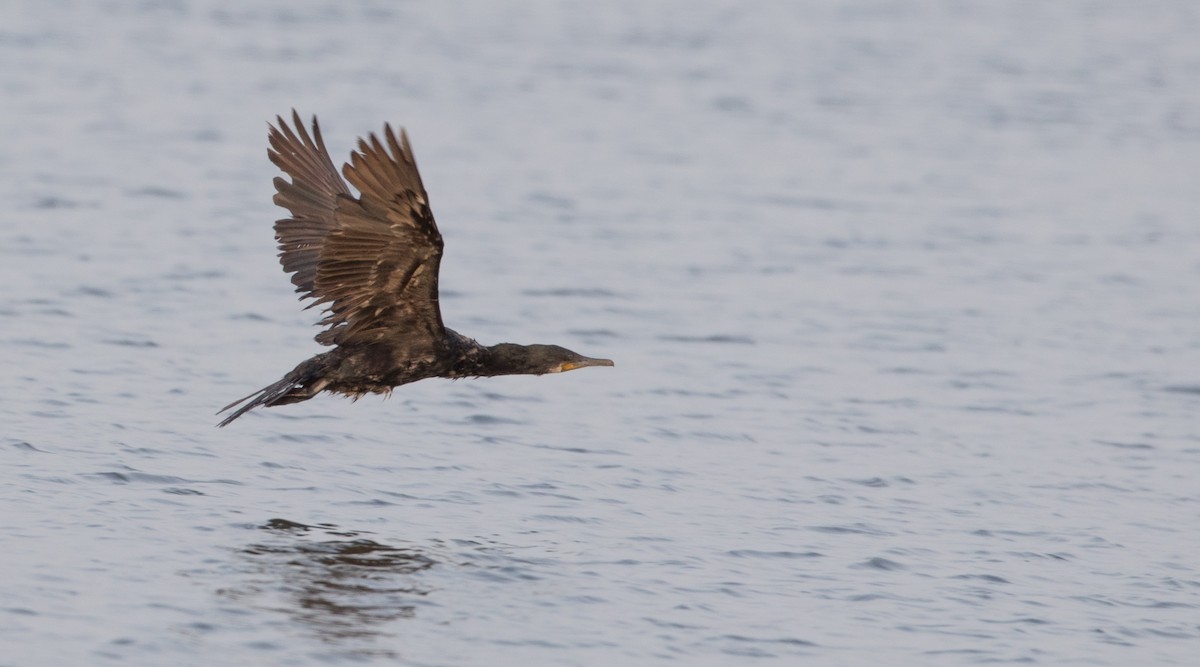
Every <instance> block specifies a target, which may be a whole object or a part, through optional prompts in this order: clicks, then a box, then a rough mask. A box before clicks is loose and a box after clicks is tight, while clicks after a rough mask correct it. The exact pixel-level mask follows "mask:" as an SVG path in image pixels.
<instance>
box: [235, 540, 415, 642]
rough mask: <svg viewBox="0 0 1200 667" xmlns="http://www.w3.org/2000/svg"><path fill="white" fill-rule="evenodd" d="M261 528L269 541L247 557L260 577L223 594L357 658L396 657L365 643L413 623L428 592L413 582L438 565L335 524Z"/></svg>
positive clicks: (252, 549)
mask: <svg viewBox="0 0 1200 667" xmlns="http://www.w3.org/2000/svg"><path fill="white" fill-rule="evenodd" d="M258 528H259V529H260V530H263V531H266V532H267V533H269V537H268V538H266V539H264V540H263V541H261V542H258V543H254V544H250V545H249V546H247V547H245V548H244V549H242V550H241V553H242V554H244V555H245V556H246V557H247V558H248V559H249V560H250V561H251V562H252V563H253V564H254V568H253V572H254V573H255V574H256V575H261V576H260V577H256V578H255V579H254V580H252V581H250V582H247V584H246V585H245V586H241V587H237V588H229V589H225V590H222V591H219V593H220V594H221V595H223V596H225V597H227V598H230V599H233V600H238V601H240V602H242V603H247V604H250V605H252V606H255V607H258V608H265V609H270V610H272V611H276V612H280V613H282V614H285V615H287V616H289V617H290V618H292V619H293V620H295V621H296V622H298V623H300V624H302V625H303V626H305V627H308V628H310V629H311V630H312V631H313V632H314V633H315V634H316V635H317V637H318V638H319V639H321V640H323V641H326V642H329V643H334V644H340V645H343V648H345V649H349V650H350V652H352V653H354V654H356V655H360V656H364V655H373V656H390V657H395V655H394V653H393V652H392V651H390V650H388V649H382V648H373V647H372V648H368V647H363V646H361V645H359V644H360V641H361V640H369V639H374V638H381V637H386V636H389V635H388V633H387V632H385V631H384V629H383V627H382V626H383V625H384V624H386V623H387V622H389V621H395V620H397V619H402V618H412V617H413V615H414V614H415V611H416V604H415V603H416V601H417V600H418V599H419V598H422V597H424V596H425V595H427V594H428V593H429V589H427V588H424V587H422V586H420V585H418V583H417V581H416V577H415V575H417V574H418V573H419V572H421V571H423V570H428V569H429V568H431V567H433V565H434V563H435V562H436V561H434V559H433V558H431V557H429V556H428V555H426V554H424V553H422V552H421V551H420V550H418V549H415V548H412V547H394V546H388V545H386V544H381V543H379V542H376V541H375V540H371V539H367V538H365V537H362V533H360V532H357V531H348V530H341V529H339V528H338V527H337V526H334V525H331V524H317V525H311V526H310V525H306V524H302V523H297V522H295V521H288V520H287V519H271V520H270V521H268V522H266V523H265V524H263V525H262V526H259V527H258ZM327 537H332V538H335V539H323V538H327ZM281 596H282V597H281ZM281 602H282V605H281V604H280V603H281ZM356 640H360V641H356ZM346 644H352V645H354V646H345V645H346Z"/></svg>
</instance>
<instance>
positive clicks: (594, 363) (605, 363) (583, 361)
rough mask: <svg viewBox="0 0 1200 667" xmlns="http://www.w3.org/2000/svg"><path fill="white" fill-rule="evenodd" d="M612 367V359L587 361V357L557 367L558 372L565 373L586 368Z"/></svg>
mask: <svg viewBox="0 0 1200 667" xmlns="http://www.w3.org/2000/svg"><path fill="white" fill-rule="evenodd" d="M612 365H613V362H612V359H589V358H587V357H584V358H583V359H580V360H579V361H567V362H564V363H563V365H562V366H559V367H558V372H559V373H566V372H567V371H573V370H575V369H576V368H586V367H588V366H612Z"/></svg>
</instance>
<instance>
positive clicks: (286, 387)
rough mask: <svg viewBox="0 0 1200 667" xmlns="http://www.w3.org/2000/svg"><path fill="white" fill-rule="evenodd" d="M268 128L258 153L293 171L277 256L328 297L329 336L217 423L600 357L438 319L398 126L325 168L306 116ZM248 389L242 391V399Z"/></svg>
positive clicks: (424, 207) (413, 173)
mask: <svg viewBox="0 0 1200 667" xmlns="http://www.w3.org/2000/svg"><path fill="white" fill-rule="evenodd" d="M277 120H278V123H279V126H278V127H272V128H271V132H270V143H271V150H269V151H268V156H269V157H270V159H271V161H272V162H274V163H275V164H276V165H277V166H278V167H279V168H280V169H282V170H283V171H284V173H286V174H287V175H288V176H290V177H291V178H292V180H291V182H288V181H285V180H284V179H282V178H276V179H275V188H276V190H277V191H278V192H277V194H276V195H275V203H276V204H278V205H280V206H282V207H284V208H286V209H288V210H289V211H290V212H291V214H292V217H290V218H284V219H282V220H279V221H277V222H276V223H275V237H276V239H278V241H279V250H280V254H279V260H280V263H281V264H283V268H284V271H287V272H290V273H293V276H292V283H293V284H295V285H296V291H297V292H300V293H301V294H302V297H301V298H312V299H314V300H315V301H314V302H313V303H312V304H311V305H310V307H311V306H316V305H318V304H328V305H327V306H326V311H327V313H328V314H327V315H326V317H325V318H324V319H322V320H321V322H320V324H322V325H325V326H326V329H325V330H323V331H322V332H320V333H319V334H317V336H316V340H317V342H319V343H321V344H323V345H332V346H334V348H333V349H332V350H330V351H329V352H325V353H323V354H318V355H316V356H314V357H312V358H310V359H308V360H306V361H304V362H303V363H301V364H300V365H298V366H296V368H295V369H293V370H292V371H291V372H290V373H288V374H287V375H285V376H284V377H283V379H281V380H279V381H278V382H276V383H274V384H272V385H269V386H267V387H264V388H263V389H261V390H259V391H257V392H255V393H254V394H251V395H250V396H247V397H246V398H243V399H241V400H239V401H236V402H234V403H232V404H230V405H228V406H226V407H225V408H223V409H222V410H221V412H224V411H225V410H229V409H230V408H233V407H235V406H237V405H239V404H241V403H243V402H245V405H243V406H242V407H240V408H238V410H236V411H235V412H233V413H232V414H230V415H229V417H227V418H226V419H225V420H224V421H222V422H221V424H220V425H221V426H225V425H226V424H228V423H229V422H231V421H233V420H234V419H237V418H238V417H240V416H241V415H243V414H245V413H246V412H247V411H249V410H251V409H253V408H256V407H258V406H273V405H286V404H288V403H297V402H299V401H304V400H307V399H309V398H312V397H313V396H315V395H317V394H318V393H320V392H322V391H328V392H333V393H337V394H343V395H346V396H352V397H356V398H357V397H359V396H362V395H364V394H368V393H389V392H391V390H392V389H393V388H395V387H398V386H400V385H403V384H408V383H410V382H416V381H417V380H423V379H426V378H432V377H444V378H463V377H483V376H493V375H515V374H533V375H541V374H544V373H556V372H561V371H566V370H572V369H575V368H582V367H585V366H611V365H612V362H611V361H609V360H607V359H591V358H588V357H584V356H582V355H579V354H576V353H574V352H571V351H570V350H567V349H565V348H562V347H558V346H556V345H514V344H511V343H501V344H499V345H492V346H484V345H480V344H479V343H477V342H475V341H474V340H472V339H471V338H468V337H466V336H463V335H461V334H458V333H456V332H455V331H453V330H451V329H447V328H446V327H445V325H444V324H443V323H442V316H441V309H440V308H439V306H438V268H439V265H440V263H441V257H442V245H443V244H442V237H441V234H440V233H439V232H438V229H437V225H436V223H435V222H434V219H433V214H432V212H431V211H430V209H429V203H428V198H427V196H426V194H425V188H424V186H423V185H422V184H421V177H420V174H419V173H418V171H417V166H416V162H415V161H414V160H413V157H412V147H411V146H410V145H409V142H408V137H407V135H405V133H404V131H403V130H401V131H400V135H399V137H397V136H396V135H395V133H393V132H392V130H391V128H390V127H389V126H387V125H385V126H384V131H383V134H384V142H386V148H385V147H384V143H383V142H381V141H380V140H379V139H378V138H377V137H375V136H374V135H371V136H370V142H369V143H368V142H367V141H364V140H362V139H360V140H359V143H358V151H356V152H354V153H352V154H351V159H350V163H348V164H346V165H345V166H344V168H343V173H344V174H345V176H346V179H347V180H349V181H350V183H351V184H353V185H354V186H355V187H357V188H358V190H359V192H360V195H359V197H354V196H353V195H352V194H351V193H350V190H349V187H348V186H347V185H346V182H345V181H343V180H342V178H341V176H339V175H338V172H337V170H336V169H334V166H333V162H332V160H331V159H330V157H329V153H328V151H327V150H326V149H325V144H324V141H323V140H322V139H321V131H320V127H319V126H318V125H317V121H316V119H315V118H314V119H313V133H312V135H311V136H310V135H309V134H308V133H307V132H306V131H305V130H304V126H303V124H302V122H301V121H300V116H299V114H296V113H295V112H293V114H292V121H293V125H294V130H293V128H290V127H288V125H287V123H285V122H284V121H283V119H282V118H279V119H277ZM247 401H248V402H247Z"/></svg>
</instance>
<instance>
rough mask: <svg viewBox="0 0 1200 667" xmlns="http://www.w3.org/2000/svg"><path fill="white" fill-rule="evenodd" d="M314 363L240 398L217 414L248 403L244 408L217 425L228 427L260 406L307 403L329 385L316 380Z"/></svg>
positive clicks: (309, 361)
mask: <svg viewBox="0 0 1200 667" xmlns="http://www.w3.org/2000/svg"><path fill="white" fill-rule="evenodd" d="M313 361H314V360H313V359H310V360H308V361H306V362H304V363H303V364H300V365H299V366H297V367H296V369H295V370H293V371H292V372H291V373H288V374H287V375H285V376H283V379H282V380H280V381H279V382H276V383H274V384H269V385H267V386H265V387H263V388H262V389H259V390H258V391H256V392H254V393H253V394H250V395H249V396H244V397H242V398H239V399H238V400H236V401H234V402H232V403H230V404H229V405H226V406H225V407H223V408H221V409H220V410H218V411H217V414H221V413H222V412H225V411H226V410H229V409H230V408H233V407H235V406H237V405H239V404H241V403H246V404H245V405H243V406H242V407H240V408H238V409H237V410H235V411H234V412H233V414H231V415H229V416H228V417H226V418H225V419H223V420H222V421H221V423H220V424H217V426H218V427H223V426H226V425H228V424H229V422H231V421H233V420H235V419H237V418H238V417H241V416H242V415H244V414H246V413H247V412H249V411H251V410H253V409H254V408H257V407H258V406H260V405H265V406H267V407H270V406H272V405H286V404H288V403H299V402H300V401H307V400H308V399H310V398H312V397H313V396H316V395H317V394H318V393H319V392H320V391H321V390H322V389H324V388H325V385H326V384H328V382H327V381H324V380H318V379H317V378H316V374H315V373H314V372H313V370H314V365H315V364H313ZM314 380H316V382H313V381H314ZM247 401H249V402H247Z"/></svg>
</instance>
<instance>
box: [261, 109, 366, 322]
mask: <svg viewBox="0 0 1200 667" xmlns="http://www.w3.org/2000/svg"><path fill="white" fill-rule="evenodd" d="M275 120H276V121H277V122H278V123H279V127H274V126H272V127H271V131H270V142H271V148H270V149H269V150H267V157H269V158H271V162H273V163H275V166H277V167H279V168H280V169H282V170H283V172H284V173H286V174H287V175H288V176H291V177H292V180H291V182H290V183H289V182H288V181H285V180H284V179H282V178H279V177H278V176H277V177H275V190H276V194H275V204H276V205H278V206H281V207H283V208H286V209H287V210H288V211H291V213H292V217H290V218H284V219H282V220H278V221H276V222H275V238H276V239H277V240H278V241H279V263H280V264H282V265H283V270H284V271H285V272H287V273H293V274H294V275H292V284H293V285H295V286H296V291H297V292H300V293H301V295H302V296H301V298H305V297H313V296H315V293H316V276H317V273H316V272H317V262H318V259H319V256H320V252H321V247H322V245H324V243H325V238H326V237H327V236H329V233H330V232H332V231H333V229H334V227H335V226H336V222H335V220H334V214H335V211H336V210H337V201H338V196H339V195H347V196H348V195H349V194H350V189H349V188H348V187H347V186H346V182H345V181H343V180H342V177H341V176H340V175H339V174H338V171H337V168H336V167H334V166H333V160H331V159H330V158H329V151H328V150H326V149H325V142H324V140H322V139H321V127H320V126H319V125H318V124H317V119H316V118H315V117H314V118H313V126H312V129H313V131H312V135H311V136H310V135H309V134H308V132H306V131H305V130H304V123H303V122H301V120H300V114H298V113H296V111H295V110H294V109H293V110H292V123H293V124H295V130H293V129H292V128H290V127H288V125H287V123H286V122H285V121H284V120H283V118H281V117H279V116H276V117H275Z"/></svg>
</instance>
